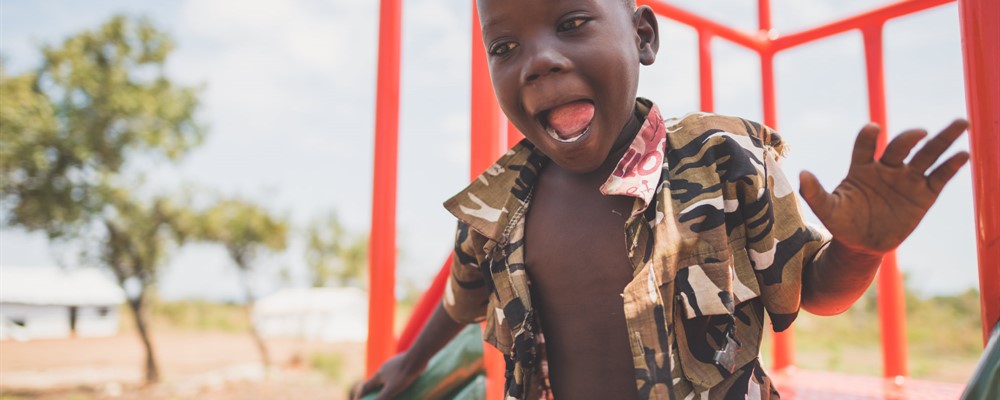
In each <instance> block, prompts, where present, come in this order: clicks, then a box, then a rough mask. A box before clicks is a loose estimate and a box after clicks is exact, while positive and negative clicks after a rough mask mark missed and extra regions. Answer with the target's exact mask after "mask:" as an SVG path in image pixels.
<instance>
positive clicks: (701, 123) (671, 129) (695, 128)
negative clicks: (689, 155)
mask: <svg viewBox="0 0 1000 400" xmlns="http://www.w3.org/2000/svg"><path fill="white" fill-rule="evenodd" d="M664 124H665V125H666V129H667V140H668V141H669V142H670V146H668V147H669V148H672V149H685V148H691V147H697V148H701V147H704V146H706V145H709V144H710V143H711V142H713V141H715V140H718V139H721V138H727V137H728V138H735V139H736V142H737V143H739V144H741V145H743V146H745V147H756V148H770V149H773V150H775V151H776V152H777V153H778V154H783V153H784V147H785V143H784V141H783V140H782V138H781V135H779V134H778V133H777V132H775V131H774V130H773V129H771V128H770V127H768V126H766V125H764V124H761V123H758V122H754V121H752V120H748V119H745V118H741V117H734V116H728V115H720V114H713V113H705V112H694V113H689V114H686V115H684V116H682V117H679V118H670V119H666V120H664Z"/></svg>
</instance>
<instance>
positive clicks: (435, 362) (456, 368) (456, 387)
mask: <svg viewBox="0 0 1000 400" xmlns="http://www.w3.org/2000/svg"><path fill="white" fill-rule="evenodd" d="M480 330H481V328H480V327H479V325H469V326H468V327H466V328H465V329H464V330H462V332H460V333H459V334H458V336H456V337H455V338H454V339H452V341H451V342H450V343H448V345H447V346H445V347H444V348H443V349H441V351H439V352H438V353H437V354H435V355H434V357H432V358H431V360H430V361H429V362H428V363H427V370H426V371H424V373H423V374H422V375H420V377H419V378H417V380H416V381H414V382H413V385H411V386H410V387H409V389H406V391H405V392H403V394H401V395H400V396H399V397H397V398H398V399H404V400H410V399H413V400H417V399H419V400H424V399H483V398H485V393H486V390H485V379H484V378H482V375H483V373H484V369H483V338H482V334H481V332H480ZM477 382H479V383H477ZM374 398H375V393H370V394H368V395H367V396H365V397H364V398H363V400H372V399H374Z"/></svg>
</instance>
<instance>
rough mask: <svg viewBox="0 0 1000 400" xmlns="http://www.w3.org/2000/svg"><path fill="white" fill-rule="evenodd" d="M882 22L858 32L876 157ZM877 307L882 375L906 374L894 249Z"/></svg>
mask: <svg viewBox="0 0 1000 400" xmlns="http://www.w3.org/2000/svg"><path fill="white" fill-rule="evenodd" d="M882 26H883V25H882V22H878V23H876V24H873V25H868V26H866V27H864V28H862V30H861V32H862V35H863V37H864V44H865V64H866V68H867V72H868V110H869V115H870V116H871V120H872V121H874V122H875V123H876V124H878V125H879V126H880V127H882V131H881V132H880V133H879V137H878V145H877V150H876V157H881V156H882V152H883V151H884V150H885V145H886V141H887V137H888V127H887V125H886V114H885V83H884V82H885V80H884V68H883V62H882ZM878 310H879V322H880V324H881V327H882V359H883V368H884V371H883V374H884V376H885V377H886V378H895V377H899V376H907V375H908V372H907V368H906V358H907V356H906V347H907V345H906V302H905V297H904V294H903V275H902V273H900V271H899V266H898V265H897V263H896V252H895V251H892V252H890V253H889V254H886V255H885V258H883V259H882V265H881V266H880V267H879V273H878Z"/></svg>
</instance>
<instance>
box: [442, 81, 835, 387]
mask: <svg viewBox="0 0 1000 400" xmlns="http://www.w3.org/2000/svg"><path fill="white" fill-rule="evenodd" d="M636 104H637V107H639V110H640V111H641V112H643V114H645V115H646V119H645V122H644V124H643V126H642V128H641V129H640V130H639V133H638V134H637V135H636V137H635V139H634V140H633V142H632V144H631V146H630V148H629V149H628V150H627V151H626V153H625V155H624V156H623V157H622V159H621V161H620V162H619V164H618V165H617V167H616V168H615V170H614V172H613V173H612V175H611V176H610V177H609V178H608V180H607V181H606V182H605V183H604V185H603V186H602V187H601V192H602V193H604V194H605V195H624V196H631V197H633V198H634V199H635V200H634V205H633V207H632V213H631V215H630V217H629V218H628V219H627V221H626V223H625V234H626V235H627V238H626V239H627V241H626V243H627V246H628V249H627V251H628V253H627V254H628V256H629V259H630V261H631V263H632V266H633V268H634V270H633V279H632V281H631V282H630V283H629V284H628V285H626V287H625V289H624V291H623V296H624V299H625V301H624V307H625V309H624V312H625V318H626V324H627V327H628V331H629V332H628V334H629V338H630V339H631V340H630V342H631V343H630V344H631V351H632V361H633V363H634V364H635V382H636V386H637V388H638V393H639V398H640V399H668V398H671V399H692V398H696V399H730V398H740V399H743V398H749V399H758V398H760V399H767V398H777V397H778V396H777V391H776V390H775V389H774V387H773V386H772V384H771V380H770V379H769V378H768V377H767V375H766V374H765V373H764V371H763V370H762V369H761V365H760V360H759V358H758V355H759V348H760V340H761V335H762V332H763V328H764V325H765V324H764V312H765V311H766V312H767V313H768V314H769V316H770V318H771V321H772V324H773V325H774V329H775V330H778V331H781V330H784V329H785V328H787V327H788V326H789V325H790V324H791V323H792V321H793V320H794V319H795V317H796V315H797V314H798V310H799V301H800V291H801V287H802V285H801V279H802V269H803V267H804V265H805V264H806V263H808V262H812V261H813V260H814V259H815V258H816V257H817V256H818V254H819V253H820V251H821V249H823V248H824V246H825V243H827V242H828V237H827V235H824V234H821V233H820V231H819V230H816V229H813V228H811V227H810V226H809V225H807V224H806V222H805V221H804V220H803V218H802V216H801V215H800V210H799V204H798V201H797V198H796V196H795V194H794V190H793V188H792V186H791V185H790V184H789V182H788V180H787V179H786V178H785V177H784V175H783V174H782V173H781V171H780V168H779V164H778V158H779V157H780V154H781V152H782V147H783V143H782V141H781V138H780V137H779V136H778V135H777V134H776V133H774V132H773V131H772V130H770V129H769V128H767V127H765V126H762V125H760V124H757V123H754V122H750V121H747V120H744V119H740V118H733V117H724V116H718V115H712V114H701V113H699V114H689V115H687V116H685V117H683V118H680V119H670V120H664V119H663V118H662V117H661V116H660V113H659V111H658V110H657V108H656V106H655V105H653V104H652V103H651V102H649V101H648V100H644V99H639V100H638V101H637V103H636ZM546 162H548V159H547V157H546V156H545V155H544V154H542V153H541V152H540V151H538V150H537V149H536V148H535V147H534V146H533V145H532V144H531V143H530V142H528V141H521V142H520V143H519V144H518V145H517V146H515V147H514V148H512V149H511V150H510V151H508V152H507V153H506V154H505V155H504V156H502V157H501V158H500V159H499V160H498V161H497V162H496V163H495V164H493V165H492V166H491V167H490V168H489V169H488V170H487V171H486V172H484V173H483V174H482V175H481V176H479V177H478V178H477V179H476V180H475V181H473V182H472V184H470V185H469V187H468V188H466V189H465V190H464V191H462V192H461V193H459V194H458V195H456V196H455V197H453V198H451V199H449V200H448V201H447V202H445V207H446V208H447V209H448V210H449V211H451V212H452V213H453V214H455V216H456V217H458V219H459V223H458V229H457V234H456V238H455V257H454V260H455V261H454V264H453V265H452V267H451V276H450V279H449V280H448V282H447V286H446V288H445V293H444V300H443V301H444V307H445V310H446V311H447V312H448V314H449V315H450V316H451V317H452V318H453V319H455V320H456V321H459V322H464V323H472V322H481V321H484V320H485V322H486V328H485V331H484V340H485V341H486V342H488V343H489V344H491V345H493V346H495V347H496V348H497V349H499V350H500V351H501V352H502V353H503V354H504V358H505V360H506V369H507V370H506V379H507V381H506V385H505V392H506V393H505V397H506V398H508V399H510V398H513V399H525V398H530V399H538V398H551V397H552V393H551V390H550V389H549V385H548V381H547V375H548V374H547V372H548V371H547V363H546V358H545V340H544V336H543V332H542V331H541V327H540V324H539V323H538V315H537V314H536V310H535V308H534V307H533V305H532V301H531V296H530V289H529V288H530V286H531V282H530V279H529V277H528V274H527V272H526V268H530V266H526V265H525V264H524V243H525V242H524V219H525V218H524V215H525V213H526V211H527V209H528V207H529V206H530V205H531V193H532V188H533V186H534V183H535V182H536V180H537V177H538V173H539V171H540V170H541V168H542V166H543V165H544V164H545V163H546Z"/></svg>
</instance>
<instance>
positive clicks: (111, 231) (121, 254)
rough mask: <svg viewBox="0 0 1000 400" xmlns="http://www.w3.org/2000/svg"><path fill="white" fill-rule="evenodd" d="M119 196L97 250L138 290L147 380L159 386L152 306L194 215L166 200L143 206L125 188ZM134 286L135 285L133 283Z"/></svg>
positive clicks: (132, 298) (135, 311) (135, 303)
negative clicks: (159, 281) (150, 314)
mask: <svg viewBox="0 0 1000 400" xmlns="http://www.w3.org/2000/svg"><path fill="white" fill-rule="evenodd" d="M116 194H117V195H116V196H114V197H113V198H111V199H110V201H109V205H108V207H107V208H108V210H107V212H106V215H105V216H103V217H102V218H100V220H101V223H102V224H104V228H105V232H106V236H104V237H102V238H100V240H99V241H98V243H96V246H95V247H96V248H98V249H99V250H98V259H99V260H100V262H101V263H102V264H103V265H106V266H108V267H109V269H110V270H111V272H112V273H114V275H115V278H116V280H117V282H118V285H119V286H121V287H122V288H123V289H126V292H132V293H130V294H129V296H128V305H129V308H130V309H131V310H132V315H134V316H135V325H136V328H137V330H138V331H139V336H140V337H141V338H142V342H143V345H144V346H145V349H146V379H147V380H148V381H150V382H155V381H157V380H158V379H159V368H158V367H157V364H156V357H155V353H154V352H153V344H152V342H151V341H150V337H149V327H148V325H147V324H146V310H147V305H148V304H149V299H150V297H151V296H150V294H151V292H152V291H153V289H154V288H155V286H156V281H157V279H156V278H157V276H158V272H159V267H160V266H161V265H163V262H164V261H165V259H166V257H167V255H168V253H169V252H170V251H171V250H172V249H173V248H174V247H175V246H176V245H179V244H181V243H183V242H184V240H185V239H186V237H187V235H189V233H190V232H192V231H193V220H194V216H193V215H192V214H191V212H190V211H189V210H188V209H187V208H186V207H183V206H180V205H178V204H177V203H176V202H173V201H171V200H170V199H167V198H165V197H157V198H154V199H153V200H152V201H150V202H149V204H146V203H143V202H137V201H136V200H135V198H134V197H133V196H132V195H131V194H129V193H127V192H126V191H123V190H119V191H118V192H117V193H116ZM131 282H134V284H131V285H130V283H131ZM128 289H132V290H128Z"/></svg>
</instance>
